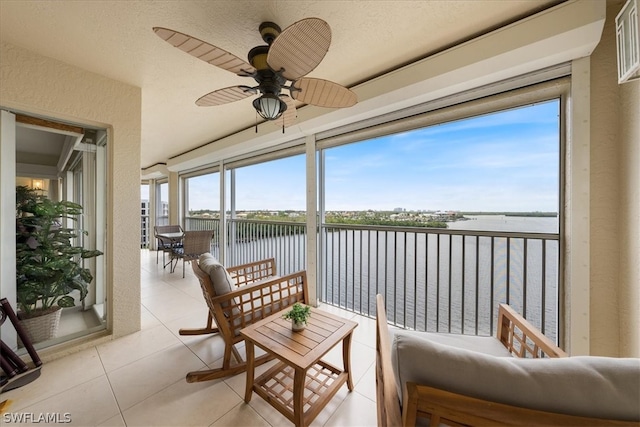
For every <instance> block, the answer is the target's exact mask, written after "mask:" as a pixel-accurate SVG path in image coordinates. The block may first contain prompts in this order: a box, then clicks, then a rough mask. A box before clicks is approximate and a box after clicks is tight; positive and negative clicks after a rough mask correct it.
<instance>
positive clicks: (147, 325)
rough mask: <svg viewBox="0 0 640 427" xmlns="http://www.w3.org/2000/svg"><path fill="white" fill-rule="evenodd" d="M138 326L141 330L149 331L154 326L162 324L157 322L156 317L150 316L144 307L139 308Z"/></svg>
mask: <svg viewBox="0 0 640 427" xmlns="http://www.w3.org/2000/svg"><path fill="white" fill-rule="evenodd" d="M140 324H141V326H140V327H141V328H142V330H145V329H151V328H153V327H155V326H159V325H161V324H162V323H161V322H160V321H159V320H158V318H157V317H156V316H154V315H153V314H151V312H150V311H149V310H147V309H146V308H144V307H140Z"/></svg>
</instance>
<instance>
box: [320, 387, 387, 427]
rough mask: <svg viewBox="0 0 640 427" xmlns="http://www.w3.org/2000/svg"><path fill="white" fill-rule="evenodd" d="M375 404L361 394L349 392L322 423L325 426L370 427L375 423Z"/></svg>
mask: <svg viewBox="0 0 640 427" xmlns="http://www.w3.org/2000/svg"><path fill="white" fill-rule="evenodd" d="M376 417H377V408H376V404H375V403H374V402H373V401H371V400H369V399H367V398H366V397H364V396H363V395H361V394H360V393H357V392H353V393H350V394H349V395H348V396H347V397H346V398H345V399H344V400H343V402H342V404H341V405H340V406H339V407H338V409H337V410H336V411H335V412H334V413H333V415H331V417H330V418H329V419H328V420H327V422H326V423H325V424H324V425H325V426H341V427H359V426H362V427H371V426H375V425H377V419H376Z"/></svg>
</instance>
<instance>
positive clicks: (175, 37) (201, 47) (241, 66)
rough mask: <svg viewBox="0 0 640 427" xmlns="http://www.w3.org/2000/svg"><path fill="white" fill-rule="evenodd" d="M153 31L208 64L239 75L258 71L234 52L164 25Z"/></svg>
mask: <svg viewBox="0 0 640 427" xmlns="http://www.w3.org/2000/svg"><path fill="white" fill-rule="evenodd" d="M153 31H154V32H155V33H156V34H157V35H158V37H160V38H161V39H163V40H164V41H166V42H167V43H169V44H171V45H172V46H173V47H177V48H178V49H180V50H181V51H183V52H186V53H188V54H189V55H191V56H194V57H196V58H198V59H200V60H202V61H204V62H206V63H207V64H211V65H215V66H216V67H220V68H222V69H223V70H227V71H231V72H232V73H234V74H239V75H246V74H252V73H254V72H255V71H256V69H255V68H254V67H253V66H251V65H250V64H249V63H248V62H246V61H243V60H242V59H240V58H238V57H237V56H235V55H234V54H232V53H229V52H227V51H226V50H224V49H220V48H219V47H216V46H214V45H212V44H209V43H207V42H205V41H202V40H200V39H197V38H195V37H191V36H189V35H187V34H183V33H180V32H178V31H174V30H170V29H168V28H162V27H154V28H153Z"/></svg>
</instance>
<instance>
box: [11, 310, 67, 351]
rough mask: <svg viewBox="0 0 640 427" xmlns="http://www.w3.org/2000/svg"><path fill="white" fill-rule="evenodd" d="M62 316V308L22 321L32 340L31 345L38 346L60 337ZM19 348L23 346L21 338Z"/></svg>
mask: <svg viewBox="0 0 640 427" xmlns="http://www.w3.org/2000/svg"><path fill="white" fill-rule="evenodd" d="M61 315H62V307H58V309H57V310H55V311H52V312H50V313H47V314H44V315H42V316H37V317H31V318H29V319H21V320H20V323H21V324H22V327H23V328H24V329H25V331H26V332H27V336H28V337H29V339H31V344H36V343H39V342H42V341H47V340H50V339H52V338H55V337H56V336H57V335H58V326H59V325H60V316H61ZM18 346H19V347H22V346H23V344H22V340H20V338H18Z"/></svg>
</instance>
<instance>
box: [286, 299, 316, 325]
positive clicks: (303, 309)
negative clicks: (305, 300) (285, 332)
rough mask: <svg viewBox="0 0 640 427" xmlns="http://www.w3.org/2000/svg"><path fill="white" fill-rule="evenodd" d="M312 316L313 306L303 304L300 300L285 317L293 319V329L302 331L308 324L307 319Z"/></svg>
mask: <svg viewBox="0 0 640 427" xmlns="http://www.w3.org/2000/svg"><path fill="white" fill-rule="evenodd" d="M310 316H311V307H309V306H308V305H302V304H300V303H299V302H297V303H295V304H293V306H292V307H291V310H289V311H287V312H286V313H285V314H284V318H285V319H291V329H292V330H293V331H301V330H303V329H304V327H305V325H306V324H307V319H308V318H309V317H310Z"/></svg>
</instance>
